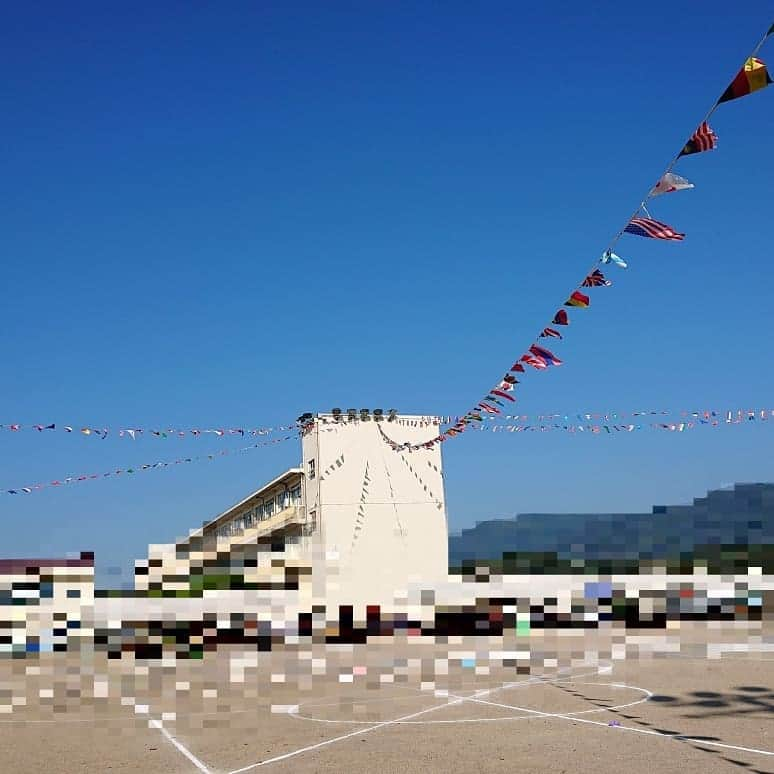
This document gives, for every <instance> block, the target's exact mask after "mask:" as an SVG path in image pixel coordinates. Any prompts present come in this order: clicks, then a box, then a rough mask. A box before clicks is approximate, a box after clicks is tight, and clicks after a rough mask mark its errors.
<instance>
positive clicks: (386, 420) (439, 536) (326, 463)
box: [135, 410, 448, 611]
mask: <svg viewBox="0 0 774 774" xmlns="http://www.w3.org/2000/svg"><path fill="white" fill-rule="evenodd" d="M439 423H440V420H439V419H438V418H437V417H428V416H406V415H397V414H395V413H394V412H391V413H390V414H389V415H388V416H385V415H384V414H382V413H381V412H373V413H371V412H365V411H361V412H353V411H351V410H350V411H349V412H348V413H347V414H342V413H340V412H336V413H330V414H316V415H312V414H306V415H304V417H303V418H302V421H301V422H300V427H301V458H302V462H301V467H300V468H292V469H291V470H289V471H286V472H285V473H283V474H282V475H281V476H278V477H277V478H275V479H274V480H273V481H270V482H268V483H267V484H265V485H264V486H262V487H261V488H260V489H257V490H256V491H255V492H253V493H252V494H250V495H248V496H247V497H245V498H243V499H242V500H240V501H239V502H238V503H236V504H235V505H233V506H231V507H230V508H228V509H226V510H225V511H224V512H223V513H221V514H220V515H219V516H217V517H216V518H215V519H213V520H212V521H211V522H209V523H208V524H206V525H205V526H204V527H203V528H200V529H197V530H195V531H193V532H191V534H190V535H189V537H188V538H187V539H186V540H182V541H178V542H177V543H176V544H168V545H155V546H152V547H151V550H150V552H149V558H148V560H145V561H140V562H137V563H136V566H135V573H136V575H135V585H136V588H137V589H138V590H148V591H156V592H158V591H167V590H169V591H183V590H185V589H195V588H199V587H201V585H202V584H203V587H204V588H205V589H206V588H207V583H208V581H207V580H206V577H207V572H208V570H207V565H208V563H209V564H210V565H212V564H213V563H215V562H217V563H219V564H220V565H221V566H223V565H224V564H225V565H227V564H228V560H226V561H225V562H224V558H223V557H224V556H226V557H228V556H230V555H231V556H234V557H239V558H238V559H237V561H236V564H239V565H240V566H241V567H242V568H243V578H244V582H245V583H258V584H260V583H263V584H264V586H265V585H266V584H267V583H269V581H268V580H266V579H270V578H274V579H275V584H274V585H275V587H279V586H281V585H282V579H281V577H280V576H282V575H283V573H284V575H285V576H286V575H287V572H288V568H293V569H292V572H293V574H294V577H295V578H301V579H302V582H301V584H300V587H299V588H298V592H299V601H300V602H301V604H302V606H303V607H304V608H306V609H311V606H313V605H325V606H326V607H327V608H328V609H330V608H331V607H335V606H337V605H353V606H354V607H355V608H357V609H358V610H361V611H362V610H364V606H365V605H379V606H380V607H383V608H385V609H390V608H393V606H397V607H399V606H400V604H401V600H405V598H406V594H407V592H408V591H409V589H411V588H416V587H417V586H422V587H423V588H434V587H435V586H436V585H438V584H439V583H443V582H444V581H446V580H447V578H448V530H447V519H446V501H445V496H444V482H443V469H442V462H441V444H433V445H431V446H430V447H429V448H415V447H417V446H419V445H420V444H424V443H427V442H428V441H429V440H431V439H432V438H435V437H436V436H437V435H438V426H439ZM390 442H392V443H390ZM395 444H398V445H400V446H401V447H403V448H400V449H397V450H396V449H395V448H394V445H395ZM409 447H410V448H409ZM254 544H255V545H257V546H258V549H259V550H257V551H253V552H252V554H250V552H249V550H247V549H250V548H251V547H252V546H253V545H254ZM245 556H250V560H249V568H248V562H245V561H244V557H245ZM253 563H254V564H253ZM202 573H204V578H205V579H204V581H202V580H201V579H200V578H198V577H197V576H200V575H202ZM221 574H222V573H221ZM213 575H214V574H213V572H211V571H209V577H210V579H212V577H213Z"/></svg>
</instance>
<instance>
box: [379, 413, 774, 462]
mask: <svg viewBox="0 0 774 774" xmlns="http://www.w3.org/2000/svg"><path fill="white" fill-rule="evenodd" d="M647 413H651V414H659V413H661V414H668V413H669V412H667V411H664V412H657V411H653V412H633V413H632V416H636V415H643V414H647ZM684 413H685V412H684ZM592 416H593V418H596V419H599V418H601V417H600V415H598V414H595V415H591V414H586V415H581V414H578V415H577V417H578V418H579V419H583V418H586V419H591V418H592ZM624 416H625V415H624V414H622V415H620V418H623V417H624ZM691 416H692V417H693V418H688V417H683V421H679V422H678V421H671V422H648V423H646V424H643V423H640V422H629V423H619V422H614V423H612V424H611V423H610V422H609V420H610V419H611V417H608V415H604V419H605V422H600V423H595V424H588V423H586V424H559V423H557V422H554V423H551V424H544V423H543V420H545V419H551V418H554V417H556V418H559V415H558V414H557V415H550V416H547V417H543V416H540V417H538V424H524V423H522V424H516V423H502V422H499V423H486V424H477V425H471V426H470V428H469V429H470V430H473V431H478V432H492V433H498V432H499V433H548V432H558V431H561V432H566V433H570V434H581V433H588V434H590V435H601V434H602V433H607V434H611V435H612V434H614V433H633V432H636V431H641V430H661V431H666V432H670V433H683V432H685V431H686V430H693V429H694V428H699V427H723V426H726V425H742V424H748V423H750V422H757V423H758V424H760V423H761V422H768V421H769V420H770V419H771V420H772V421H774V409H757V410H748V411H741V410H739V411H735V412H732V411H727V412H725V413H723V414H718V413H717V412H715V411H713V412H691ZM487 418H488V417H482V419H487ZM503 418H505V417H496V419H503ZM508 418H511V419H526V418H527V417H526V416H519V415H513V416H511V415H508ZM563 418H564V420H565V422H566V421H567V420H568V416H566V415H564V416H563ZM377 427H378V428H379V432H380V433H381V435H382V439H383V440H384V441H385V443H387V445H388V446H389V447H390V448H391V449H392V450H393V451H408V452H414V451H417V450H418V449H431V448H432V447H433V446H434V445H435V441H433V440H431V441H427V442H426V443H421V444H412V443H396V442H395V441H393V440H392V439H391V438H389V437H388V436H387V434H386V433H385V432H384V430H383V429H382V427H381V426H380V425H377Z"/></svg>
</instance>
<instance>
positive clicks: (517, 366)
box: [511, 363, 524, 374]
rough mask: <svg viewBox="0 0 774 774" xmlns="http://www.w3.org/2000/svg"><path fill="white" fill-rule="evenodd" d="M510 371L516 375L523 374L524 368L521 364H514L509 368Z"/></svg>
mask: <svg viewBox="0 0 774 774" xmlns="http://www.w3.org/2000/svg"><path fill="white" fill-rule="evenodd" d="M511 371H517V372H518V373H521V374H523V373H524V366H523V365H522V364H521V363H514V364H513V365H512V366H511Z"/></svg>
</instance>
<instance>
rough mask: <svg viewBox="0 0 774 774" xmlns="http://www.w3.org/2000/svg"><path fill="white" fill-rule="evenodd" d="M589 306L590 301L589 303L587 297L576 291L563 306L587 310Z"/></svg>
mask: <svg viewBox="0 0 774 774" xmlns="http://www.w3.org/2000/svg"><path fill="white" fill-rule="evenodd" d="M590 304H591V301H589V297H588V296H584V295H583V293H581V292H580V290H576V291H575V292H574V293H573V294H572V295H571V296H570V297H569V298H568V299H567V300H566V301H565V302H564V305H565V306H577V307H580V308H581V309H587V308H588V307H589V305H590Z"/></svg>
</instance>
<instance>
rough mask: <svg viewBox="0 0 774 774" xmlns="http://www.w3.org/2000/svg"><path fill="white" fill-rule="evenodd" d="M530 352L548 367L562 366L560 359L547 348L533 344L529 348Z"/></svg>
mask: <svg viewBox="0 0 774 774" xmlns="http://www.w3.org/2000/svg"><path fill="white" fill-rule="evenodd" d="M529 351H530V352H531V353H532V354H533V355H534V356H535V357H537V358H540V359H541V360H543V361H545V363H546V365H553V366H560V365H561V364H562V361H561V360H559V358H558V357H557V356H556V355H555V354H554V353H553V352H551V350H549V349H546V348H545V347H539V346H538V345H537V344H533V345H532V346H531V347H530V348H529Z"/></svg>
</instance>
